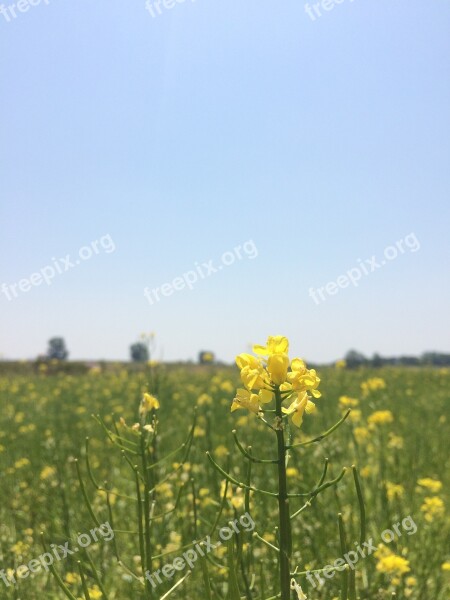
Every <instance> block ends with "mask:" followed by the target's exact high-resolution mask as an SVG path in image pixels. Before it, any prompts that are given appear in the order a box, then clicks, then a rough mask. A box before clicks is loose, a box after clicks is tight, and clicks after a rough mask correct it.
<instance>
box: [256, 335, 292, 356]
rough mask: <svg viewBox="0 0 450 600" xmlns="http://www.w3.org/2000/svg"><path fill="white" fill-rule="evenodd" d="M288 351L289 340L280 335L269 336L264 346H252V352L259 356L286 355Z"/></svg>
mask: <svg viewBox="0 0 450 600" xmlns="http://www.w3.org/2000/svg"><path fill="white" fill-rule="evenodd" d="M288 351H289V340H288V339H287V338H286V337H284V336H282V335H269V337H268V338H267V343H266V345H265V346H259V345H258V344H256V345H254V346H253V352H254V353H255V354H259V355H260V356H271V355H272V354H287V353H288Z"/></svg>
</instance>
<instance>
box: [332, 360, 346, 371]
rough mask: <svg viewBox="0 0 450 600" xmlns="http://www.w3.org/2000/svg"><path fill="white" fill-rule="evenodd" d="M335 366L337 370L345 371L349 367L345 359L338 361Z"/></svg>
mask: <svg viewBox="0 0 450 600" xmlns="http://www.w3.org/2000/svg"><path fill="white" fill-rule="evenodd" d="M334 366H335V367H336V369H345V367H346V366H347V361H345V360H344V359H341V360H337V361H336V362H335V363H334Z"/></svg>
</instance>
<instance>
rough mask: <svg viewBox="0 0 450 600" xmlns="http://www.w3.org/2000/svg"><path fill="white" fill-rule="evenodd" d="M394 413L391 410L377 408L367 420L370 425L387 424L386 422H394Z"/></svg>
mask: <svg viewBox="0 0 450 600" xmlns="http://www.w3.org/2000/svg"><path fill="white" fill-rule="evenodd" d="M393 420H394V415H393V414H392V413H391V411H390V410H377V411H375V412H374V413H372V414H371V415H370V416H369V418H368V419H367V422H368V423H369V425H385V424H386V423H392V421H393Z"/></svg>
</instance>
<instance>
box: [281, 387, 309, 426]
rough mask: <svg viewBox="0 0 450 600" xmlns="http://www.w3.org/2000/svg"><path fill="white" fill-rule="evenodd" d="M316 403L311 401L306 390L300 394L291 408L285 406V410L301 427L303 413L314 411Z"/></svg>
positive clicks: (295, 423)
mask: <svg viewBox="0 0 450 600" xmlns="http://www.w3.org/2000/svg"><path fill="white" fill-rule="evenodd" d="M315 408H316V405H315V404H314V402H311V400H310V399H309V396H308V394H307V393H306V392H303V394H298V396H297V398H296V399H295V400H294V402H293V403H292V404H291V405H290V407H289V408H284V407H283V409H282V410H283V412H284V413H285V414H287V415H290V416H291V417H292V422H293V423H294V425H296V426H297V427H300V426H301V424H302V422H303V414H304V413H305V412H306V414H307V415H309V414H311V413H312V412H314V410H315Z"/></svg>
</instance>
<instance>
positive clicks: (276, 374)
mask: <svg viewBox="0 0 450 600" xmlns="http://www.w3.org/2000/svg"><path fill="white" fill-rule="evenodd" d="M288 367H289V356H288V355H287V354H271V355H270V356H269V358H268V360H267V371H268V372H269V375H270V378H271V380H272V381H273V383H275V385H281V384H282V383H284V382H285V381H286V377H287V371H288Z"/></svg>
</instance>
